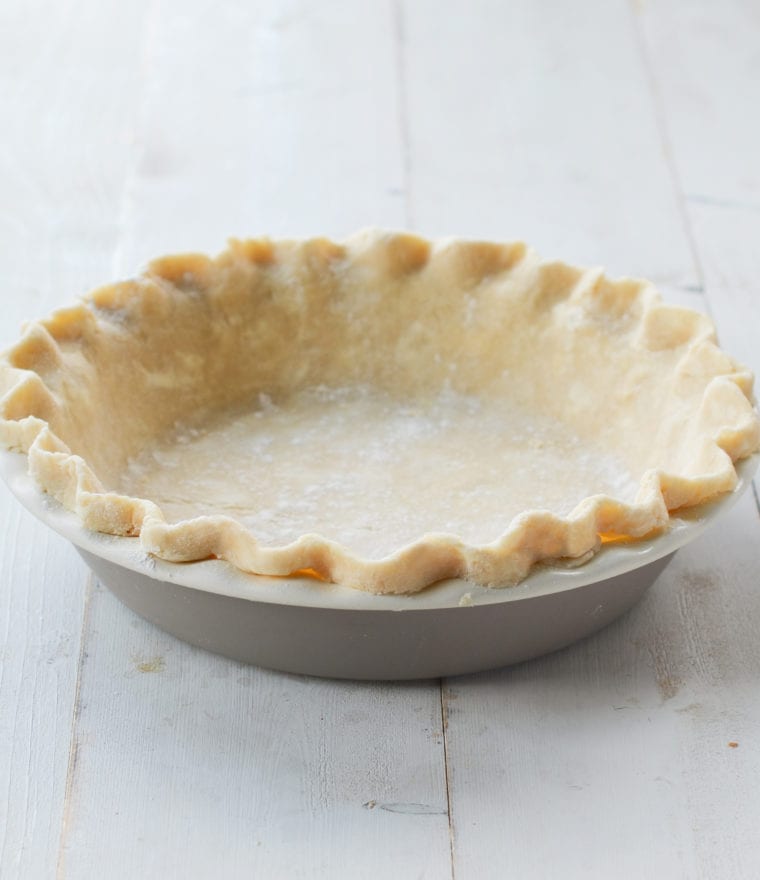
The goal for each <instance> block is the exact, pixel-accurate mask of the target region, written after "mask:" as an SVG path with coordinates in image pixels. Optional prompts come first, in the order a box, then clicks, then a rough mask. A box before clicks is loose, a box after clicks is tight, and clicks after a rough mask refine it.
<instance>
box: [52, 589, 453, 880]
mask: <svg viewBox="0 0 760 880" xmlns="http://www.w3.org/2000/svg"><path fill="white" fill-rule="evenodd" d="M86 638H87V641H86V660H85V665H84V669H83V674H82V684H81V702H80V708H79V712H78V717H77V725H76V729H77V745H78V758H77V768H76V775H75V779H74V790H73V793H72V798H71V802H70V804H69V818H68V824H67V833H66V836H65V849H64V851H63V852H62V860H61V873H62V875H63V876H65V877H67V878H78V877H93V876H108V877H113V878H121V877H124V878H128V877H209V876H213V875H215V874H216V873H218V872H219V871H221V872H222V873H223V875H224V876H225V877H229V878H238V877H239V878H243V877H288V878H291V877H292V878H301V877H302V878H313V877H325V878H327V877H329V878H333V877H357V878H368V880H369V878H377V877H392V876H400V877H418V876H428V877H431V878H437V877H447V876H448V873H449V870H450V868H449V850H448V817H447V814H446V812H447V806H446V791H445V783H444V780H443V773H442V767H443V763H442V742H441V736H440V706H439V703H438V689H437V687H434V686H430V685H425V684H400V685H384V684H361V683H351V682H345V683H343V682H331V681H323V680H319V679H309V678H305V677H298V676H288V675H281V674H278V673H274V672H266V671H264V670H259V669H254V668H252V667H246V666H243V665H242V664H238V663H235V662H232V661H230V660H227V659H224V658H221V657H214V656H211V655H208V654H206V653H204V652H202V651H200V650H197V649H195V648H191V647H189V646H187V645H185V644H183V643H181V642H178V641H177V640H175V639H173V638H171V637H169V636H167V635H165V634H163V633H161V632H159V631H158V630H156V629H155V628H153V627H151V626H148V625H147V624H145V623H144V622H143V621H141V620H140V619H139V618H137V617H135V616H134V615H133V614H131V612H129V611H127V610H126V609H125V608H123V607H121V606H120V605H119V604H118V602H117V601H116V600H115V599H113V598H112V597H111V595H110V594H108V593H106V592H105V591H103V590H102V588H98V589H97V590H96V591H95V594H94V596H93V599H92V604H91V614H90V623H89V626H88V628H87V637H86Z"/></svg>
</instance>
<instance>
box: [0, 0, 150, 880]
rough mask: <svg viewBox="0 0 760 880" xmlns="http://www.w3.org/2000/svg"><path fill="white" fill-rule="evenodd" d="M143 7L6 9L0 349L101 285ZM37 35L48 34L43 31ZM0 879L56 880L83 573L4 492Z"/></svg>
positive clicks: (0, 45) (2, 17) (1, 58)
mask: <svg viewBox="0 0 760 880" xmlns="http://www.w3.org/2000/svg"><path fill="white" fill-rule="evenodd" d="M143 13H144V4H143V3H142V2H137V3H131V4H125V5H122V6H121V7H118V8H116V9H111V8H109V7H107V6H104V5H102V4H98V3H96V2H89V0H88V2H83V0H79V2H72V3H67V4H64V5H61V4H53V5H51V4H48V3H40V2H32V3H21V2H9V3H4V4H2V9H0V127H1V128H2V131H3V137H2V139H1V140H0V191H2V193H3V200H2V205H1V206H0V236H2V248H0V278H1V279H2V294H1V296H2V314H0V340H1V341H2V345H3V347H5V346H6V345H7V344H9V343H11V342H12V341H13V340H14V339H16V338H17V336H18V332H19V327H20V324H21V322H22V320H25V319H29V318H32V317H35V316H40V315H42V314H44V313H45V312H47V311H48V310H49V309H51V308H53V307H54V306H55V305H61V304H64V303H67V302H70V301H71V300H73V298H74V297H75V296H76V295H78V294H80V293H81V292H82V291H83V290H85V289H87V288H88V287H89V286H90V285H92V284H94V283H96V282H97V281H100V280H102V279H103V277H104V275H105V276H106V277H107V274H108V271H109V267H110V261H111V257H112V252H113V245H114V241H115V238H116V232H115V231H116V219H117V217H118V214H119V201H120V197H121V189H120V184H121V180H122V177H123V173H122V169H123V167H124V166H125V164H126V161H127V157H128V153H129V149H130V139H129V125H130V111H131V108H132V106H133V100H132V99H133V97H134V90H133V83H132V79H131V73H132V70H131V60H129V59H131V57H132V56H134V55H136V54H137V51H138V46H139V43H140V38H141V22H142V19H143V17H144V16H143ZM41 22H44V26H41ZM0 572H1V574H0V633H2V642H1V646H0V653H1V657H0V662H1V666H0V875H2V877H4V878H13V877H24V878H29V877H51V876H53V875H54V873H55V865H56V861H57V856H58V844H59V839H60V826H61V821H62V816H63V804H64V791H65V786H66V775H67V766H68V763H69V742H70V731H71V720H72V714H73V705H74V697H75V690H76V676H77V668H78V658H79V651H80V633H81V627H82V616H83V609H84V600H85V593H84V585H85V579H86V574H85V569H84V566H83V565H82V564H81V563H80V562H79V560H78V557H76V555H75V553H74V551H73V550H72V549H71V548H70V547H69V546H68V545H67V544H65V543H64V542H63V541H61V540H59V539H57V538H56V537H55V536H53V535H52V534H50V533H49V532H48V530H47V529H45V528H44V527H43V526H42V525H41V524H38V523H37V522H36V521H34V520H33V519H32V518H31V517H30V516H28V515H27V514H25V513H23V512H22V510H21V508H20V506H19V505H18V504H17V502H16V501H15V500H14V499H13V498H12V497H11V496H10V494H9V493H7V492H3V493H2V494H1V495H0Z"/></svg>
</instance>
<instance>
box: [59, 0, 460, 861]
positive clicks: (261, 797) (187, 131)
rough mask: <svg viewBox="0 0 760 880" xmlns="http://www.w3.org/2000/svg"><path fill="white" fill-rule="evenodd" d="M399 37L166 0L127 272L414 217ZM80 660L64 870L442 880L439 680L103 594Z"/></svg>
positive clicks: (127, 227)
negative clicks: (406, 178)
mask: <svg viewBox="0 0 760 880" xmlns="http://www.w3.org/2000/svg"><path fill="white" fill-rule="evenodd" d="M393 40H394V31H393V22H392V18H391V15H390V14H389V10H388V9H387V8H386V7H381V6H380V5H373V6H368V5H364V6H360V5H358V4H353V3H350V2H335V3H331V4H327V5H324V6H320V7H319V8H316V7H314V8H311V7H309V8H305V7H303V6H301V5H297V4H290V3H281V2H277V3H275V2H272V3H261V4H255V5H251V4H247V3H243V2H238V3H231V4H224V5H223V6H221V7H220V6H219V5H218V4H213V3H211V2H205V0H194V2H189V3H185V4H183V6H182V8H181V9H179V8H178V7H173V8H169V7H167V6H164V7H161V9H160V10H159V11H158V14H157V16H156V17H155V18H154V20H153V23H152V38H151V42H150V45H149V48H148V51H147V52H146V54H145V57H144V59H143V62H142V63H143V65H144V67H145V69H146V70H147V71H148V72H149V73H148V79H149V83H150V84H149V87H148V91H147V94H146V100H145V105H144V107H143V109H142V116H141V123H140V127H139V142H140V145H141V149H140V156H139V158H138V161H137V164H136V167H135V169H134V170H133V173H132V174H131V176H130V178H129V183H128V199H127V201H126V203H125V209H124V212H123V214H122V218H121V225H122V233H123V234H122V248H121V250H120V253H119V256H118V261H117V262H118V265H119V270H120V271H121V272H131V271H133V269H134V266H135V263H137V262H141V261H144V260H145V259H146V258H148V257H149V256H151V255H153V254H155V253H156V252H161V251H162V250H176V249H189V248H204V249H206V248H209V247H210V248H214V247H216V246H220V245H221V244H222V242H223V239H224V237H225V236H226V235H229V234H233V235H238V236H240V235H245V234H261V233H271V234H274V235H277V234H299V233H309V232H319V233H327V234H335V235H340V234H343V233H347V232H350V231H352V230H353V229H354V228H355V227H357V226H360V225H364V224H366V223H368V222H373V223H381V224H387V225H391V226H401V225H403V223H404V198H403V192H402V193H401V194H400V195H399V190H400V189H401V185H402V179H403V165H402V161H401V155H402V150H401V141H400V135H399V131H398V126H397V124H396V119H397V107H396V79H395V75H396V70H395V63H396V62H395V52H394V44H393ZM199 58H209V59H216V62H217V63H215V64H213V65H205V64H203V65H200V64H199V61H198V59H199ZM222 60H223V62H224V63H220V62H221V61H222ZM84 655H85V665H84V667H83V671H82V679H81V688H80V701H79V709H78V713H77V720H76V754H77V760H76V768H75V773H74V775H73V777H72V785H71V796H70V800H69V803H68V807H67V810H68V818H67V823H66V827H65V833H64V835H63V848H62V851H61V862H60V872H61V875H62V876H65V877H66V878H80V877H81V878H85V877H92V876H108V877H109V878H119V877H135V876H149V877H152V876H161V877H186V876H194V877H195V876H210V875H211V874H212V873H217V872H218V871H219V870H221V871H222V873H223V874H224V876H225V877H228V878H235V877H246V878H247V877H251V876H256V877H293V878H296V877H308V878H318V877H325V878H333V877H352V878H354V877H356V878H360V877H367V878H375V877H390V876H399V877H418V876H427V877H435V878H438V877H447V876H449V873H450V870H451V857H450V846H449V831H448V827H449V826H448V815H447V799H446V785H445V772H444V754H443V743H442V735H441V714H440V692H439V688H438V686H437V684H436V683H423V684H409V685H370V684H366V685H365V684H351V683H338V682H325V681H318V680H309V679H305V678H303V679H302V678H298V677H293V676H285V675H278V674H276V673H270V672H266V671H263V670H257V669H252V668H246V667H243V666H241V665H239V664H237V663H234V662H232V661H229V660H225V659H222V658H218V657H213V656H211V655H208V654H205V653H203V652H201V651H198V650H196V649H193V648H190V647H188V646H186V645H183V644H181V643H179V642H177V641H175V640H174V639H172V638H171V637H169V636H167V635H165V634H163V633H161V632H159V631H157V630H156V629H154V628H153V627H151V626H149V625H148V624H146V623H144V622H143V621H141V620H139V619H138V618H136V617H134V616H133V615H132V614H131V613H130V612H128V611H127V610H126V609H124V608H123V607H121V606H120V605H119V604H118V603H117V602H116V601H115V600H113V599H112V598H111V597H110V595H109V594H107V593H104V592H103V591H102V590H100V589H99V588H98V589H97V590H96V591H95V593H94V595H93V600H92V605H91V614H90V618H89V623H88V625H87V627H86V630H85V635H84ZM220 866H221V867H220Z"/></svg>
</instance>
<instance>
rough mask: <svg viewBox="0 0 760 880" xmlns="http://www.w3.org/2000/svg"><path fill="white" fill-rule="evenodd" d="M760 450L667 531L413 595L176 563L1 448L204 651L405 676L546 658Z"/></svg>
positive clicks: (29, 490) (15, 478)
mask: <svg viewBox="0 0 760 880" xmlns="http://www.w3.org/2000/svg"><path fill="white" fill-rule="evenodd" d="M758 463H760V455H753V456H752V457H750V458H748V459H745V460H744V461H742V462H740V463H739V465H738V468H737V471H738V474H739V483H738V485H737V488H736V490H735V491H734V492H732V493H730V494H727V495H724V496H721V497H720V498H719V499H718V500H717V501H713V502H711V503H708V504H704V505H701V506H699V507H695V508H692V509H690V510H689V511H688V513H687V514H684V515H683V518H679V519H676V520H673V521H672V524H671V527H670V529H669V531H667V532H665V533H663V534H660V535H658V536H657V537H654V538H651V539H647V540H643V541H639V542H632V543H629V544H612V545H609V546H606V547H604V548H603V549H602V550H601V551H600V552H599V553H598V554H597V555H596V556H595V557H594V558H593V559H591V560H590V561H588V562H586V563H585V564H583V565H581V566H578V567H576V568H566V569H558V568H556V567H553V568H548V567H547V568H545V569H539V570H535V571H534V572H533V573H532V574H531V575H529V576H528V578H526V579H525V580H524V581H523V582H522V583H521V584H519V585H518V586H515V587H510V588H506V589H501V590H493V589H488V588H484V587H477V586H474V585H473V584H471V583H468V582H466V581H463V580H460V579H452V580H448V581H445V582H441V583H439V584H436V585H434V586H433V587H431V588H429V589H427V590H424V591H422V592H419V593H415V594H412V595H408V596H375V595H371V594H369V593H364V592H361V591H357V590H352V589H349V588H346V587H340V586H338V585H336V584H329V583H318V584H316V585H315V583H314V581H313V580H312V579H310V578H291V579H282V578H267V577H263V576H260V575H247V574H245V573H243V572H240V571H238V570H237V569H235V568H234V567H232V566H230V565H229V564H228V563H226V562H224V561H222V560H205V561H202V562H193V563H173V562H166V561H164V560H161V559H155V558H154V557H151V556H148V555H146V554H145V553H144V552H143V551H142V550H141V548H140V546H139V541H138V539H137V538H125V537H115V536H111V535H103V534H98V533H95V532H91V531H89V530H88V529H85V528H83V527H82V525H81V524H80V523H79V522H78V520H77V517H76V516H75V515H74V514H73V513H71V512H70V511H68V510H66V509H65V508H63V507H62V506H61V505H60V504H58V503H57V502H56V501H53V500H52V499H50V497H49V496H47V495H45V494H44V493H42V492H41V491H40V490H39V489H38V488H37V487H36V486H35V485H34V484H33V483H32V482H31V481H30V480H29V478H28V475H27V474H26V467H25V464H24V460H23V458H22V457H21V456H19V455H18V454H15V453H11V452H7V451H2V452H0V465H1V466H2V472H3V477H4V479H5V481H6V483H7V484H8V486H9V488H10V489H11V491H12V492H13V493H14V495H16V497H17V498H18V500H19V501H20V502H21V503H22V504H23V505H24V506H25V507H26V508H27V509H28V510H30V511H31V512H32V513H33V514H34V515H35V516H36V517H37V518H38V519H40V520H41V521H42V522H44V523H45V524H46V525H48V526H49V527H50V528H52V529H53V530H54V531H56V532H57V533H58V534H60V535H62V536H63V537H64V538H66V539H68V540H69V541H71V542H72V543H73V544H74V546H75V547H76V549H77V550H78V551H79V553H80V554H81V556H82V557H83V558H84V560H85V562H86V563H87V565H88V566H89V567H90V568H91V569H92V571H93V572H94V573H95V575H96V577H97V578H98V579H99V580H100V582H101V583H102V584H104V585H105V586H106V587H107V588H108V589H109V590H111V592H113V593H114V594H115V595H116V596H117V597H118V598H119V599H120V600H121V602H123V603H124V604H125V605H127V606H128V607H129V608H131V609H132V610H133V611H135V612H137V613H138V614H139V615H141V616H142V617H144V618H146V619H147V620H149V621H150V622H151V623H153V624H155V625H157V626H159V627H160V628H161V629H163V630H165V631H166V632H169V633H171V634H172V635H174V636H176V637H177V638H180V639H182V640H184V641H187V642H190V643H191V644H194V645H197V646H199V647H201V648H204V649H206V650H208V651H213V652H214V653H218V654H223V655H225V656H227V657H231V658H233V659H236V660H240V661H243V662H245V663H251V664H254V665H256V666H262V667H266V668H270V669H276V670H280V671H283V672H291V673H300V674H305V675H314V676H322V677H327V678H347V679H371V680H401V679H421V678H436V677H441V676H450V675H461V674H466V673H471V672H478V671H481V670H486V669H493V668H496V667H499V666H506V665H508V664H513V663H518V662H520V661H523V660H529V659H531V658H534V657H539V656H541V655H543V654H546V653H549V652H551V651H555V650H558V649H559V648H562V647H565V646H567V645H570V644H572V643H573V642H575V641H577V640H578V639H581V638H583V637H585V636H589V635H591V634H592V633H594V632H596V631H598V630H600V629H602V628H603V627H604V626H606V625H607V624H609V623H611V622H612V621H613V620H615V619H616V618H617V617H619V616H620V615H621V614H623V613H624V612H626V611H628V610H629V609H630V608H631V607H632V606H633V605H634V604H635V603H636V602H637V601H638V600H639V599H640V598H641V597H642V596H643V595H644V593H645V592H646V591H647V590H648V589H649V587H650V586H651V585H652V584H653V583H654V581H655V580H656V579H657V577H658V576H659V574H660V573H661V572H662V571H663V569H664V568H665V567H666V566H667V564H668V563H669V562H670V560H671V559H672V557H673V555H674V553H675V552H676V550H678V549H679V548H681V547H683V546H684V545H686V544H688V543H689V542H690V541H693V540H694V539H695V538H698V537H699V536H700V535H701V534H702V532H703V531H704V530H705V529H706V528H708V526H709V525H710V524H711V523H713V522H714V521H715V519H716V518H717V517H718V516H720V515H721V514H723V513H725V512H726V510H727V509H728V508H729V507H731V506H733V504H734V503H735V502H736V501H737V500H738V498H739V496H740V494H741V493H742V492H743V491H744V490H745V489H746V488H747V487H748V486H749V485H750V483H751V480H752V476H753V474H754V473H755V471H756V470H757V467H758Z"/></svg>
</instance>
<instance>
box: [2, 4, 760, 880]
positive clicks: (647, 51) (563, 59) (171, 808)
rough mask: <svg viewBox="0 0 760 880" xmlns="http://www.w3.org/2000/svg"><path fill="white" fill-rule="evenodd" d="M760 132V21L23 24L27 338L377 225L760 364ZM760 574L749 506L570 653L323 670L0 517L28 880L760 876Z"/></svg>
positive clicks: (259, 19)
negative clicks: (196, 255) (183, 264)
mask: <svg viewBox="0 0 760 880" xmlns="http://www.w3.org/2000/svg"><path fill="white" fill-rule="evenodd" d="M759 107H760V6H759V5H758V3H757V2H755V0H724V2H687V0H683V2H675V0H634V2H632V3H626V2H623V0H597V2H594V0H578V2H564V3H563V2H559V0H544V2H539V0H511V2H506V0H504V2H490V3H489V2H486V0H476V2H473V0H468V2H465V0H461V2H443V0H397V2H349V0H321V2H319V3H306V2H301V3H298V2H285V0H271V2H263V0H259V2H250V0H230V2H224V3H222V2H220V0H182V2H173V0H129V2H126V0H121V2H115V0H60V2H41V0H3V2H2V4H0V282H1V284H0V297H1V300H0V302H1V304H2V309H1V310H0V322H1V323H0V337H1V341H2V342H3V344H9V343H10V342H11V341H12V340H13V339H14V338H15V337H16V335H17V332H18V327H19V325H20V322H21V321H22V320H23V319H25V318H30V317H34V316H40V315H43V314H45V313H46V312H47V311H49V310H50V309H51V308H53V307H54V306H55V305H59V304H63V303H66V302H69V301H71V300H72V299H73V298H74V297H75V296H77V295H79V294H81V293H83V292H84V291H86V290H88V289H89V288H91V287H93V286H95V285H97V284H100V283H104V282H106V281H108V280H112V279H114V278H117V277H123V276H127V275H129V274H132V273H134V272H135V271H136V270H137V269H138V268H139V267H140V265H141V264H142V263H144V262H145V261H146V260H147V259H148V258H149V257H151V256H154V255H156V254H159V253H162V252H166V251H178V250H179V251H184V250H192V249H203V250H212V251H214V250H219V249H221V248H222V247H223V244H224V240H225V238H226V236H228V235H235V236H245V235H258V234H270V235H275V236H276V235H282V234H288V235H301V234H310V233H316V234H328V235H333V236H343V235H346V234H348V233H350V232H352V231H354V230H356V229H357V228H360V227H363V226H368V225H379V226H385V227H393V228H411V229H414V230H417V231H419V232H422V233H424V234H427V235H432V236H436V235H448V234H462V235H467V236H488V237H495V238H499V239H505V240H507V239H515V238H524V239H526V240H528V241H529V242H530V243H531V244H533V245H534V246H536V247H538V249H539V250H540V251H541V252H542V253H543V254H544V255H546V256H547V257H559V258H564V259H568V260H570V261H573V262H576V263H579V264H581V265H595V264H604V265H606V266H607V267H608V269H609V270H610V272H611V273H612V274H632V275H639V276H646V277H649V278H652V279H653V280H654V281H656V282H657V283H658V284H659V286H660V287H661V289H662V291H663V293H664V295H665V296H666V298H667V299H668V300H670V301H672V302H678V303H684V304H687V305H691V306H693V307H695V308H697V309H701V310H704V311H708V312H709V313H710V314H711V315H712V316H713V318H714V320H715V322H716V324H717V327H718V331H719V335H720V338H721V341H722V343H723V345H724V346H725V347H726V348H727V349H728V350H729V351H730V352H732V353H733V354H734V355H736V356H737V357H738V358H740V359H741V360H743V361H744V362H745V363H747V364H749V365H750V366H752V367H753V368H754V369H755V370H756V371H757V369H758V367H760V355H759V354H758V345H759V344H760V304H759V303H760V299H759V297H760V284H759V282H758V276H759V275H760V159H759V158H758V157H760V124H759V123H758V116H759V114H758V108H759ZM759 582H760V517H759V516H758V506H757V495H756V494H754V495H753V493H752V492H749V493H747V494H746V495H745V497H744V499H743V500H742V502H741V503H740V504H739V506H738V507H737V508H736V509H734V510H733V511H732V512H731V513H730V514H729V515H727V516H726V518H725V520H724V521H722V522H721V523H720V524H719V525H717V526H716V527H714V528H713V530H712V531H711V532H710V533H709V534H708V535H707V536H706V537H705V538H704V539H702V540H700V541H698V542H697V543H696V544H695V545H692V546H690V547H689V548H687V549H685V550H683V551H681V552H680V553H679V554H678V556H677V557H676V560H675V561H674V562H673V563H672V565H671V566H670V567H669V569H668V570H667V571H666V572H665V574H663V576H662V577H661V578H660V580H659V581H658V582H657V584H656V585H655V587H654V588H653V589H652V591H651V592H650V594H649V595H648V596H647V598H646V599H645V600H644V601H643V602H642V603H641V604H640V605H639V606H638V607H637V608H636V609H635V610H634V611H633V612H632V613H631V614H629V615H628V616H627V617H625V618H624V619H622V620H621V621H620V622H618V623H616V624H614V625H613V626H611V627H610V628H608V629H607V630H606V631H604V632H603V633H601V634H600V635H599V636H598V637H595V638H592V639H590V640H588V641H586V642H584V643H581V644H579V645H576V646H575V647H572V648H569V649H567V650H565V651H562V652H560V653H558V654H555V655H553V656H550V657H547V658H545V659H542V660H539V661H537V662H533V663H529V664H525V665H522V666H519V667H515V668H512V669H505V670H501V671H497V672H493V673H489V674H484V675H478V676H472V677H468V678H461V679H451V680H446V681H441V682H438V681H432V682H427V683H412V684H401V685H399V684H355V683H341V682H329V681H319V680H310V679H308V678H299V677H294V676H287V675H280V674H277V673H273V672H266V671H262V670H258V669H253V668H249V667H244V666H242V665H239V664H237V663H234V662H231V661H228V660H225V659H222V658H218V657H214V656H211V655H208V654H205V653H203V652H202V651H199V650H196V649H194V648H190V647H188V646H186V645H184V644H181V643H180V642H178V641H176V640H174V639H172V638H171V637H169V636H166V635H164V634H163V633H161V632H159V631H158V630H156V629H155V628H153V627H152V626H150V625H148V624H146V623H144V622H143V621H142V620H140V619H138V618H137V617H136V616H135V615H134V614H132V613H131V612H129V611H128V610H126V609H125V608H123V607H122V606H121V605H119V603H118V602H117V601H116V600H115V599H113V598H112V597H111V596H110V595H109V594H108V593H106V592H105V591H104V590H103V589H102V588H101V587H100V586H99V585H98V584H97V583H94V582H93V580H92V579H91V578H90V576H89V575H88V573H87V571H86V569H85V568H84V566H83V565H82V563H81V562H80V561H79V559H78V557H77V556H76V555H75V553H74V551H73V550H72V549H71V548H70V547H69V546H68V545H67V544H65V543H64V542H63V541H62V540H60V539H58V538H57V537H55V536H54V535H51V534H49V533H48V532H47V531H46V530H45V529H44V528H43V527H42V526H40V525H38V524H37V523H36V522H35V521H33V520H32V519H31V518H30V517H29V516H28V515H27V514H25V513H24V512H23V511H22V510H21V509H20V508H19V506H18V504H17V503H16V502H15V501H13V499H12V498H11V497H10V495H9V494H8V493H7V492H5V491H3V492H2V493H0V639H1V641H0V651H1V653H0V660H1V662H2V668H1V670H0V875H2V877H3V878H16V877H18V878H38V877H40V878H46V877H55V876H56V875H57V876H59V877H61V878H71V880H79V878H137V877H139V878H156V877H160V878H174V877H177V878H195V877H212V876H213V877H224V878H280V877H283V878H351V880H359V878H386V877H387V878H393V880H406V878H421V877H426V878H434V880H437V878H445V880H448V878H456V880H485V878H520V880H531V878H544V877H547V878H555V877H562V878H610V877H615V878H648V877H657V878H710V880H714V878H731V880H733V878H751V880H756V878H757V877H758V876H760V832H759V831H758V828H760V794H759V793H758V792H759V791H760V786H759V785H758V783H759V782H760V589H759V587H760V583H759ZM729 742H734V743H738V747H736V748H732V747H729V745H728V744H729Z"/></svg>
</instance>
